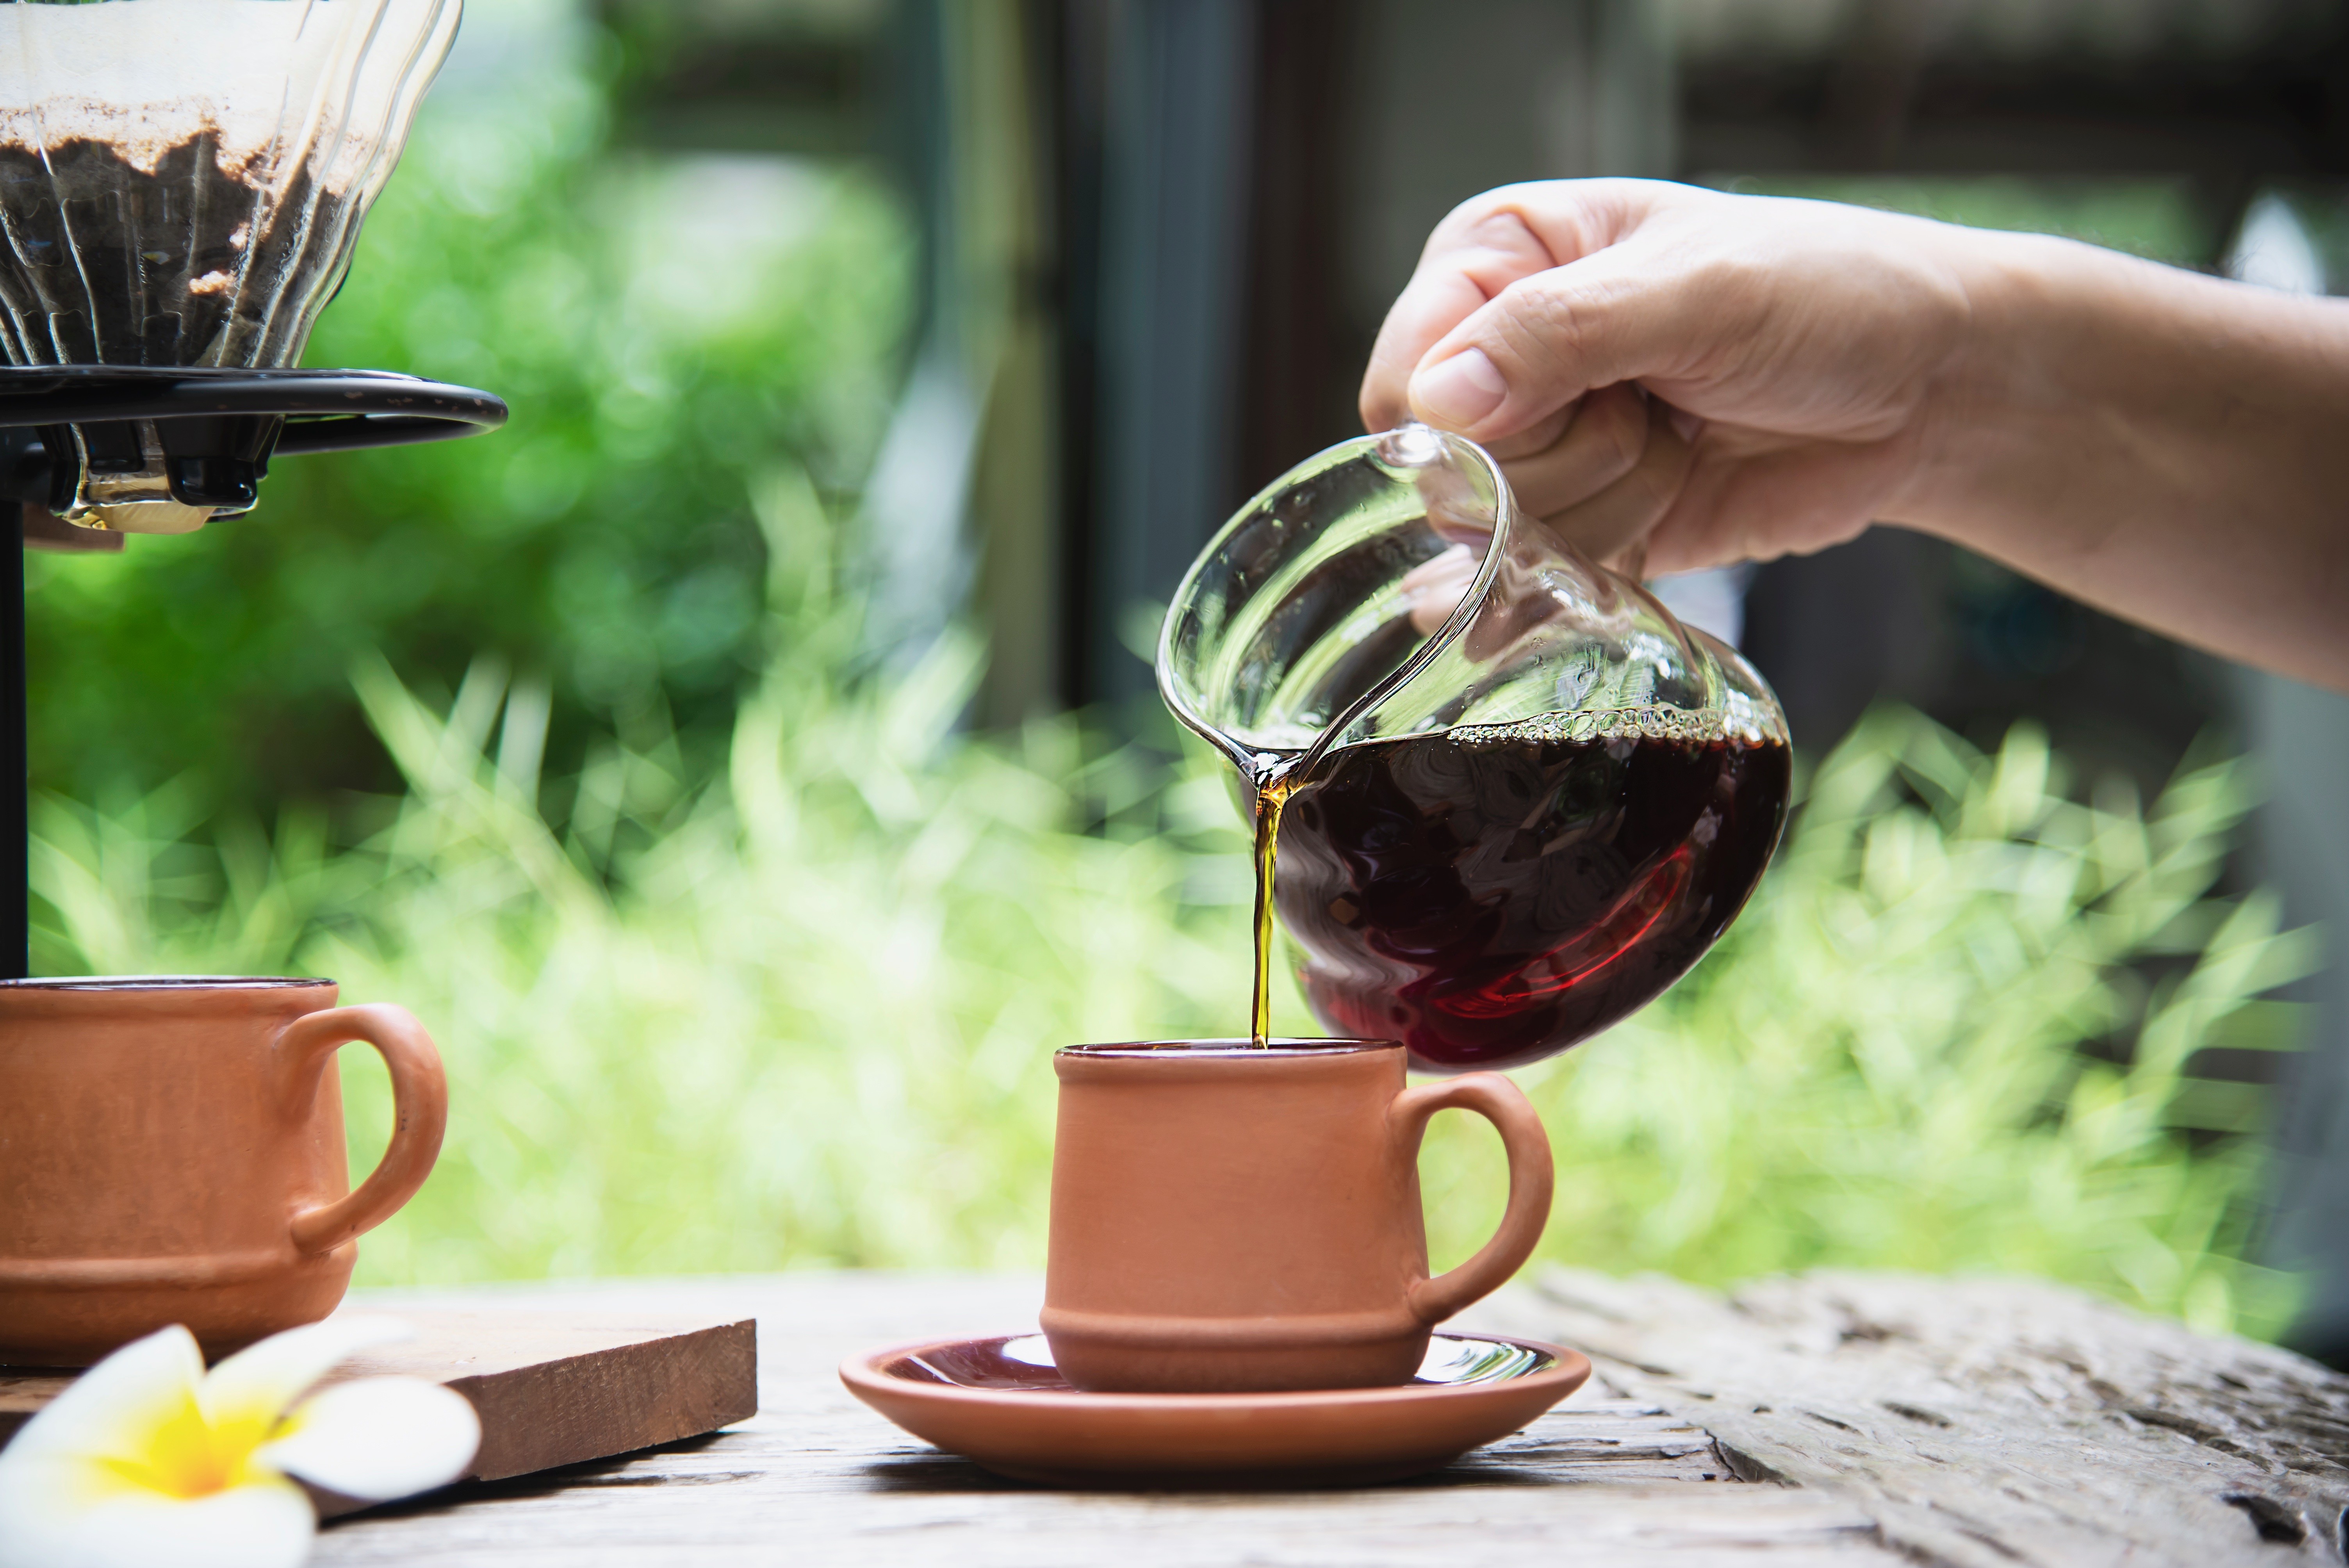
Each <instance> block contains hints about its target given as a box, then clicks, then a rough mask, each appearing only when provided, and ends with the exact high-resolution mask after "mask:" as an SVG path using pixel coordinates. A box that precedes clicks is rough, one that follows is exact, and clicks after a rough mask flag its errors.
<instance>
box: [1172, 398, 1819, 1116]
mask: <svg viewBox="0 0 2349 1568" xmlns="http://www.w3.org/2000/svg"><path fill="white" fill-rule="evenodd" d="M1158 674H1159V687H1160V690H1161V692H1162V694H1163V695H1164V697H1165V699H1166V702H1167V704H1168V706H1169V707H1171V708H1172V709H1173V710H1174V714H1175V716H1176V717H1178V718H1179V719H1181V720H1182V721H1183V722H1184V723H1185V725H1187V726H1188V727H1191V728H1192V729H1194V730H1195V731H1197V732H1198V733H1199V734H1200V735H1202V736H1203V737H1205V738H1206V739H1208V740H1209V741H1210V742H1212V743H1213V744H1215V745H1216V748H1218V749H1219V750H1221V751H1222V752H1223V753H1224V754H1225V756H1226V757H1227V758H1230V760H1231V761H1232V762H1233V763H1234V764H1235V766H1236V767H1237V769H1238V770H1239V774H1240V779H1241V783H1242V791H1243V805H1244V808H1245V809H1247V810H1248V811H1249V813H1250V815H1251V817H1252V819H1253V821H1254V826H1255V833H1256V849H1257V907H1256V913H1257V956H1256V973H1255V992H1254V995H1253V997H1252V1012H1253V1020H1252V1021H1253V1025H1254V1033H1255V1036H1256V1037H1257V1038H1258V1039H1259V1040H1261V1039H1262V1038H1264V1037H1265V1036H1266V1031H1267V1024H1268V1016H1267V1015H1268V1007H1267V991H1268V975H1269V968H1270V964H1271V960H1272V940H1271V938H1272V932H1271V927H1272V920H1273V915H1274V913H1276V912H1277V913H1278V915H1279V918H1280V922H1281V923H1282V924H1283V925H1285V926H1286V928H1287V930H1288V935H1289V937H1290V938H1291V940H1292V941H1293V943H1294V944H1295V947H1296V949H1297V952H1298V954H1299V978H1300V980H1301V981H1302V983H1303V985H1304V989H1305V994H1306V997H1307V999H1308V1001H1309V1003H1310V1005H1311V1006H1312V1007H1313V1010H1314V1012H1315V1014H1316V1015H1317V1016H1319V1018H1320V1019H1321V1021H1322V1022H1323V1024H1324V1025H1325V1026H1328V1027H1329V1028H1330V1031H1331V1033H1332V1034H1335V1035H1340V1036H1352V1037H1381V1036H1384V1037H1392V1038H1396V1039H1400V1040H1402V1042H1403V1043H1404V1044H1405V1045H1406V1046H1407V1047H1410V1050H1411V1054H1412V1059H1413V1066H1414V1067H1417V1068H1422V1069H1424V1070H1433V1071H1444V1072H1457V1071H1462V1070H1464V1069H1468V1068H1495V1067H1510V1066H1516V1065H1521V1064H1523V1063H1526V1062H1530V1061H1535V1060H1537V1059H1539V1058H1541V1057H1547V1056H1549V1055H1552V1054H1554V1053H1556V1052H1557V1051H1560V1050H1563V1049H1565V1048H1566V1047H1568V1046H1571V1045H1573V1044H1575V1043H1576V1042H1577V1041H1578V1040H1581V1039H1585V1038H1587V1037H1589V1036H1591V1035H1593V1034H1596V1033H1598V1032H1599V1030H1601V1029H1604V1028H1605V1027H1607V1026H1609V1025H1610V1024H1613V1023H1615V1022H1616V1021H1618V1020H1619V1019H1620V1018H1622V1017H1623V1016H1627V1015H1628V1014H1630V1012H1632V1011H1634V1010H1636V1009H1637V1008H1639V1007H1640V1006H1644V1005H1645V1004H1646V1003H1647V1002H1649V1001H1650V1000H1651V999H1652V998H1653V997H1654V996H1655V995H1658V994H1659V993H1661V991H1662V990H1663V989H1664V988H1665V987H1666V986H1668V985H1671V983H1672V982H1673V981H1674V980H1676V979H1678V978H1679V977H1680V976H1681V975H1682V974H1683V973H1685V972H1686V971H1687V969H1688V968H1689V967H1690V966H1691V965H1693V964H1694V963H1695V962H1696V960H1697V959H1698V958H1699V957H1701V956H1702V954H1704V952H1705V951H1706V950H1707V949H1708V948H1709V947H1711V945H1712V944H1713V941H1714V940H1715V939H1716V938H1718V937H1719V935H1720V934H1721V933H1722V932H1723V930H1724V929H1726V927H1727V926H1728V924H1729V923H1730V921H1731V920H1732V919H1733V918H1734V916H1735V915H1736V913H1737V912H1738V910H1739V909H1740V908H1741V907H1742V906H1743V905H1744V902H1745V900H1746V897H1747V896H1748V895H1749V894H1750V893H1751V892H1752V891H1753V888H1754V883H1755V882H1757V881H1758V880H1759V878H1760V876H1761V873H1762V870H1763V868H1764V865H1765V864H1766V863H1767V862H1768V860H1769V857H1770V854H1771V851H1773V849H1774V848H1775V845H1776V843H1777V840H1778V836H1779V832H1780V830H1781V829H1782V828H1783V826H1784V823H1785V811H1786V803H1787V797H1788V793H1789V789H1790V782H1791V771H1792V769H1791V762H1790V758H1789V755H1788V750H1787V746H1786V731H1785V717H1784V715H1783V713H1782V712H1781V711H1780V709H1779V707H1778V704H1777V701H1776V698H1775V696H1772V695H1771V693H1770V690H1769V688H1768V686H1766V685H1764V683H1763V681H1762V679H1761V677H1760V676H1758V675H1756V674H1755V673H1754V670H1753V669H1752V668H1751V666H1749V665H1746V664H1745V663H1744V661H1743V660H1742V659H1740V658H1739V657H1738V656H1737V655H1736V653H1735V652H1734V651H1733V650H1732V649H1730V648H1728V647H1727V646H1725V645H1723V644H1721V643H1719V642H1717V641H1715V640H1714V639H1713V638H1711V637H1709V636H1707V635H1706V634H1703V633H1701V632H1695V631H1692V630H1691V629H1689V628H1687V627H1684V626H1682V624H1680V623H1679V622H1678V621H1676V620H1675V619H1673V617H1672V616H1671V614H1670V613H1669V612H1668V611H1666V610H1665V609H1664V608H1663V606H1662V605H1661V603H1658V602H1657V601H1656V600H1655V598H1654V597H1653V596H1652V595H1651V594H1650V593H1647V592H1646V591H1645V590H1644V589H1642V588H1640V586H1639V585H1638V584H1637V583H1632V582H1630V580H1628V579H1626V578H1623V577H1621V576H1619V575H1618V574H1616V573H1611V572H1609V571H1607V570H1606V569H1604V568H1602V567H1599V566H1598V565H1595V564H1593V563H1592V562H1589V561H1588V560H1586V559H1585V558H1583V557H1582V556H1581V555H1580V554H1578V552H1575V551H1574V550H1572V549H1571V548H1570V547H1568V545H1566V544H1565V543H1564V542H1562V541H1560V540H1559V539H1557V537H1556V536H1555V535H1554V534H1552V533H1551V532H1550V531H1549V530H1548V529H1547V527H1546V526H1545V525H1544V524H1542V523H1541V522H1540V521H1538V520H1536V519H1530V518H1527V517H1525V516H1524V515H1523V514H1521V513H1520V512H1519V511H1517V508H1516V500H1515V498H1514V497H1513V496H1512V495H1511V494H1510V492H1509V489H1508V485H1507V482H1506V480H1505V479H1504V478H1503V477H1502V475H1501V472H1500V469H1499V467H1498V465H1497V464H1495V462H1494V460H1493V459H1492V458H1491V457H1490V456H1489V455H1488V454H1486V453H1485V451H1484V450H1483V449H1481V448H1478V447H1476V446H1475V444H1473V443H1471V442H1468V441H1464V440H1462V439H1460V438H1456V437H1452V436H1447V435H1443V434H1441V433H1439V432H1437V431H1434V430H1432V429H1429V428H1425V427H1423V426H1406V427H1403V428H1401V429H1397V430H1392V431H1388V432H1386V433H1385V434H1384V435H1381V436H1371V437H1363V438H1359V439H1356V440H1353V441H1349V442H1345V443H1343V444H1341V445H1340V446H1337V447H1333V448H1331V449H1329V450H1328V451H1325V452H1322V453H1320V454H1319V455H1317V456H1316V457H1314V458H1311V459H1308V460H1307V461H1306V462H1304V463H1302V464H1300V465H1299V467H1298V468H1296V469H1292V470H1291V471H1290V472H1289V473H1288V474H1286V475H1284V476H1283V477H1282V478H1281V479H1280V480H1277V481H1275V482H1274V483H1273V484H1272V485H1271V486H1269V487H1268V488H1267V489H1266V490H1264V491H1263V492H1262V493H1260V494H1259V495H1258V496H1257V498H1256V499H1255V500H1252V501H1250V502H1249V503H1248V505H1247V506H1246V507H1244V508H1243V509H1242V510H1241V511H1240V512H1239V513H1238V514H1237V516H1235V517H1234V518H1233V519H1232V521H1230V522H1229V523H1227V524H1226V526H1225V528H1224V529H1223V531H1221V532H1219V533H1218V534H1217V535H1216V538H1215V539H1214V540H1213V541H1212V542H1210V543H1209V544H1208V546H1207V549H1206V552H1204V553H1203V554H1202V555H1201V556H1200V558H1199V560H1198V562H1195V564H1194V565H1193V567H1192V569H1191V572H1190V573H1189V574H1188V575H1187V576H1186V577H1185V580H1184V583H1183V585H1182V587H1181V588H1180V589H1178V590H1177V592H1176V594H1175V598H1174V604H1173V606H1172V608H1171V609H1170V610H1169V611H1168V614H1167V618H1166V623H1165V626H1164V630H1163V632H1162V635H1161V640H1160V645H1159V659H1158ZM1281 851H1286V852H1285V853H1283V852H1281ZM1276 872H1277V873H1278V874H1276Z"/></svg>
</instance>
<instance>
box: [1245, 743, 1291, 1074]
mask: <svg viewBox="0 0 2349 1568" xmlns="http://www.w3.org/2000/svg"><path fill="white" fill-rule="evenodd" d="M1297 761H1298V759H1297V758H1294V757H1283V758H1278V759H1277V760H1275V761H1272V762H1271V763H1270V764H1269V765H1268V766H1259V767H1258V768H1257V770H1256V777H1255V779H1254V783H1255V785H1256V988H1255V989H1254V990H1253V991H1251V992H1250V993H1249V994H1248V995H1249V998H1250V1001H1249V1008H1248V1035H1249V1042H1250V1043H1251V1044H1252V1045H1256V1046H1259V1047H1261V1046H1268V1045H1269V1044H1270V1043H1271V1038H1272V882H1273V872H1274V869H1275V867H1276V865H1277V863H1278V859H1279V850H1280V809H1281V808H1282V807H1283V806H1285V805H1287V804H1288V798H1289V796H1291V795H1292V794H1294V793H1296V790H1297V786H1298V784H1299V782H1301V780H1299V779H1298V778H1297V776H1296V773H1295V771H1294V769H1295V768H1296V764H1297Z"/></svg>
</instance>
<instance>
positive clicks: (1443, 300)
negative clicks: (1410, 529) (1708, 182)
mask: <svg viewBox="0 0 2349 1568" xmlns="http://www.w3.org/2000/svg"><path fill="white" fill-rule="evenodd" d="M1632 183H1633V182H1629V181H1613V180H1604V181H1602V180H1590V181H1543V182H1540V183H1537V184H1529V185H1505V186H1503V187H1501V188H1500V189H1499V190H1497V191H1486V192H1485V194H1483V195H1482V196H1478V197H1475V199H1473V200H1471V201H1464V202H1463V203H1461V204H1460V205H1459V206H1458V207H1455V208H1454V209H1453V211H1451V213H1450V214H1449V215H1447V216H1446V217H1445V218H1444V222H1441V223H1438V224H1437V225H1436V226H1435V232H1433V233H1432V234H1430V235H1429V236H1428V239H1427V246H1426V248H1425V249H1424V250H1423V251H1422V252H1421V253H1420V258H1419V265H1418V267H1417V269H1416V270H1414V271H1413V273H1412V275H1411V282H1410V283H1408V284H1404V285H1403V291H1402V294H1400V295H1398V296H1397V297H1396V299H1395V303H1394V304H1393V305H1392V306H1391V307H1390V308H1389V309H1388V311H1387V317H1386V320H1385V322H1384V323H1383V324H1382V325H1381V326H1380V328H1379V336H1378V342H1377V344H1376V346H1373V347H1372V348H1371V363H1370V366H1369V367H1368V368H1367V369H1365V370H1364V372H1363V373H1362V391H1361V413H1362V426H1363V428H1365V429H1370V430H1384V429H1391V428H1393V427H1394V426H1396V425H1399V424H1401V423H1402V421H1403V420H1405V419H1407V418H1410V417H1411V400H1410V397H1409V395H1408V388H1409V387H1410V385H1411V377H1412V373H1413V371H1414V370H1416V369H1418V368H1419V362H1420V361H1421V360H1422V359H1423V358H1424V357H1426V355H1427V351H1428V350H1429V349H1431V348H1433V347H1434V346H1436V344H1438V343H1439V342H1441V341H1443V339H1444V335H1445V334H1447V333H1449V332H1450V331H1451V330H1452V329H1453V328H1454V327H1455V326H1458V325H1460V324H1461V323H1462V322H1464V321H1465V320H1467V319H1468V318H1469V317H1470V316H1471V315H1475V313H1476V312H1477V311H1479V310H1481V309H1483V308H1484V306H1485V304H1488V303H1489V302H1491V301H1492V300H1493V299H1494V298H1495V296H1496V295H1498V294H1500V293H1501V291H1502V290H1504V289H1506V288H1507V287H1508V286H1509V285H1510V284H1514V283H1516V282H1517V281H1518V280H1519V279H1521V278H1528V277H1532V276H1533V275H1535V274H1536V273H1545V272H1547V271H1549V270H1550V269H1551V268H1553V267H1562V266H1564V265H1566V264H1567V263H1569V262H1576V261H1579V260H1581V259H1582V258H1583V257H1584V256H1587V255H1588V254H1590V253H1592V252H1593V251H1597V250H1602V249H1604V248H1605V247H1606V246H1608V245H1610V244H1612V243H1614V242H1615V241H1616V239H1617V238H1619V236H1620V235H1621V233H1622V232H1623V231H1624V230H1625V229H1627V228H1628V227H1629V226H1630V224H1631V223H1632V222H1635V221H1636V218H1637V215H1638V211H1639V210H1640V205H1639V204H1638V203H1637V202H1636V201H1634V199H1633V195H1632V190H1631V189H1630V187H1631V186H1632Z"/></svg>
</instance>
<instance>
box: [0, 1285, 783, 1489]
mask: <svg viewBox="0 0 2349 1568" xmlns="http://www.w3.org/2000/svg"><path fill="white" fill-rule="evenodd" d="M362 1310H364V1309H362ZM386 1315H389V1316H395V1317H398V1319H399V1320H400V1321H402V1322H404V1323H406V1324H408V1325H409V1326H410V1327H412V1328H414V1329H415V1330H416V1337H415V1338H413V1339H409V1340H403V1341H402V1342H400V1343H399V1344H397V1345H386V1346H379V1347H378V1348H377V1349H375V1350H372V1351H370V1352H368V1353H367V1354H366V1355H364V1356H360V1357H353V1358H352V1359H351V1360H349V1361H347V1362H345V1363H344V1364H343V1365H342V1366H341V1367H337V1368H336V1370H335V1371H334V1373H333V1374H332V1375H331V1376H329V1377H327V1379H326V1382H327V1383H330V1384H331V1383H342V1382H347V1381H349V1380H350V1379H352V1378H354V1377H382V1376H385V1375H387V1374H398V1375H401V1376H406V1377H424V1378H429V1379H430V1380H431V1381H432V1382H435V1383H443V1384H446V1385H447V1386H448V1387H451V1388H454V1389H456V1390H457V1392H459V1393H460V1394H462V1395H464V1396H465V1398H468V1399H470V1400H471V1401H472V1404H473V1408H474V1409H475V1410H477V1411H479V1412H480V1413H481V1451H480V1452H479V1453H477V1454H475V1455H474V1456H473V1464H472V1468H471V1470H467V1471H466V1472H465V1477H464V1479H465V1480H502V1479H503V1478H505V1477H507V1476H516V1475H527V1474H529V1473H530V1472H531V1471H533V1470H551V1469H553V1468H554V1467H555V1466H557V1465H567V1464H577V1463H578V1462H580V1461H581V1460H595V1459H605V1458H608V1457H609V1456H611V1455H613V1454H624V1453H629V1452H632V1451H634V1450H635V1449H647V1448H652V1447H654V1446H655V1445H657V1444H660V1443H673V1442H676V1441H677V1440H678V1439H680V1438H690V1437H698V1436H699V1435H700V1434H701V1433H703V1432H710V1431H715V1430H717V1429H719V1427H722V1426H725V1425H727V1424H728V1423H730V1422H733V1421H740V1420H746V1419H748V1418H750V1416H752V1415H754V1414H756V1413H757V1411H758V1408H759V1345H758V1332H757V1325H756V1323H754V1322H753V1321H752V1320H751V1319H750V1318H741V1319H737V1320H728V1319H725V1318H719V1317H705V1316H688V1315H678V1314H664V1313H616V1312H594V1311H579V1312H565V1311H559V1310H550V1311H505V1312H501V1311H498V1310H496V1309H495V1308H485V1309H483V1310H481V1311H478V1312H449V1311H437V1310H436V1311H398V1310H395V1311H393V1312H391V1313H388V1314H386ZM73 1377H74V1375H73V1374H72V1373H70V1372H43V1371H37V1370H31V1371H24V1372H17V1373H6V1372H0V1442H5V1440H6V1439H8V1438H10V1437H13V1436H14V1435H15V1434H16V1429H17V1428H18V1427H21V1426H22V1425H24V1424H25V1422H26V1421H27V1420H30V1419H31V1418H32V1416H33V1412H35V1411H36V1410H38V1409H39V1408H41V1407H42V1406H44V1405H46V1404H47V1403H48V1402H49V1401H50V1400H51V1399H53V1398H57V1395H58V1394H59V1393H61V1392H62V1391H64V1389H65V1388H66V1387H67V1385H68V1384H70V1383H71V1382H72V1381H73ZM319 1502H320V1511H321V1512H322V1513H326V1514H328V1515H329V1516H331V1515H332V1514H335V1513H346V1512H348V1511H351V1510H352V1509H355V1508H360V1507H364V1506H365V1504H362V1503H358V1502H354V1501H349V1500H347V1499H336V1498H321V1499H320V1500H319Z"/></svg>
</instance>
